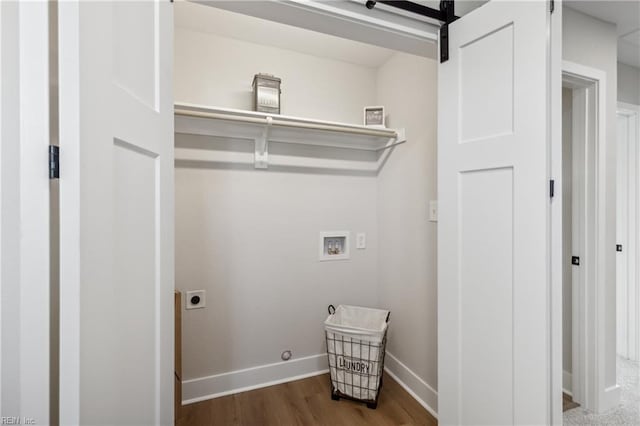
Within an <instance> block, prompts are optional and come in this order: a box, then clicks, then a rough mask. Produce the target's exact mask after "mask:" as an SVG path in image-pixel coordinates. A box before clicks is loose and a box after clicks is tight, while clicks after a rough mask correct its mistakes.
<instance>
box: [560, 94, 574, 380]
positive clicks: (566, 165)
mask: <svg viewBox="0 0 640 426" xmlns="http://www.w3.org/2000/svg"><path fill="white" fill-rule="evenodd" d="M572 121H573V92H572V90H571V89H566V88H563V89H562V202H563V204H562V260H563V264H562V370H563V383H562V386H563V388H564V389H565V390H568V391H571V390H572V389H571V388H572V386H571V380H569V379H570V377H571V376H570V375H571V372H572V365H571V362H572V346H571V345H572V323H571V316H572V312H573V309H572V307H573V300H572V292H571V284H572V282H571V281H572V278H571V277H572V268H573V265H571V262H570V259H571V256H572V254H573V253H572V249H573V247H572V245H573V237H572V228H571V226H572V223H573V220H572V209H571V199H572V197H571V192H572V184H573V179H572V171H573V167H572V163H573V158H572V156H571V155H572V149H571V145H572V142H573V141H572Z"/></svg>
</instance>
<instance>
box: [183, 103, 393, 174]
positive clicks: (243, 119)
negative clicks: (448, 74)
mask: <svg viewBox="0 0 640 426" xmlns="http://www.w3.org/2000/svg"><path fill="white" fill-rule="evenodd" d="M175 132H176V133H181V134H192V135H206V136H215V137H223V138H230V139H245V140H252V141H254V142H255V161H254V165H255V167H256V168H267V166H268V160H269V152H268V148H269V142H281V143H292V144H303V145H320V146H328V147H336V148H345V149H355V150H364V151H381V150H384V149H388V148H391V147H392V146H395V145H398V144H401V143H404V142H406V139H405V136H404V129H400V130H395V129H379V128H372V127H366V126H361V125H355V124H345V123H337V122H332V121H322V120H313V119H308V118H300V117H290V116H285V115H278V114H266V113H261V112H253V111H242V110H235V109H229V108H217V107H209V106H202V105H193V104H184V103H176V104H175Z"/></svg>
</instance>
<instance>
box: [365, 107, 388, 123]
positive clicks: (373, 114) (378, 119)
mask: <svg viewBox="0 0 640 426" xmlns="http://www.w3.org/2000/svg"><path fill="white" fill-rule="evenodd" d="M364 125H365V126H369V127H379V128H385V123H384V107H383V106H367V107H364Z"/></svg>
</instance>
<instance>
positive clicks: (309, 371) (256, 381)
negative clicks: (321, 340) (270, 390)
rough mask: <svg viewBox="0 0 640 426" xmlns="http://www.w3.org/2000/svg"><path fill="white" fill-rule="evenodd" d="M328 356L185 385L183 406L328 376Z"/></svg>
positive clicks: (315, 356) (273, 365)
mask: <svg viewBox="0 0 640 426" xmlns="http://www.w3.org/2000/svg"><path fill="white" fill-rule="evenodd" d="M328 372H329V369H328V364H327V354H318V355H311V356H307V357H304V358H298V359H292V360H290V361H283V362H276V363H273V364H266V365H259V366H256V367H251V368H245V369H242V370H236V371H230V372H228V373H222V374H215V375H213V376H207V377H199V378H197V379H191V380H185V381H183V382H182V398H183V399H182V405H187V404H193V403H195V402H200V401H205V400H207V399H213V398H219V397H222V396H227V395H231V394H235V393H240V392H247V391H250V390H254V389H260V388H264V387H268V386H273V385H278V384H281V383H286V382H292V381H294V380H300V379H306V378H307V377H313V376H318V375H320V374H325V373H328Z"/></svg>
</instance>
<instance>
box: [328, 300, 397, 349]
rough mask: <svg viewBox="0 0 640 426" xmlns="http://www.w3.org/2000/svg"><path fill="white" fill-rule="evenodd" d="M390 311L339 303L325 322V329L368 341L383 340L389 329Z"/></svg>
mask: <svg viewBox="0 0 640 426" xmlns="http://www.w3.org/2000/svg"><path fill="white" fill-rule="evenodd" d="M388 316H389V311H387V310H384V309H373V308H363V307H360V306H349V305H339V306H338V307H337V308H336V311H335V313H333V315H329V316H328V317H327V319H326V321H325V322H324V328H325V330H327V331H329V332H333V333H336V334H341V335H344V336H349V337H353V338H356V339H360V340H365V341H368V342H376V343H380V342H382V338H383V337H384V333H385V331H386V330H387V317H388Z"/></svg>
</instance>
